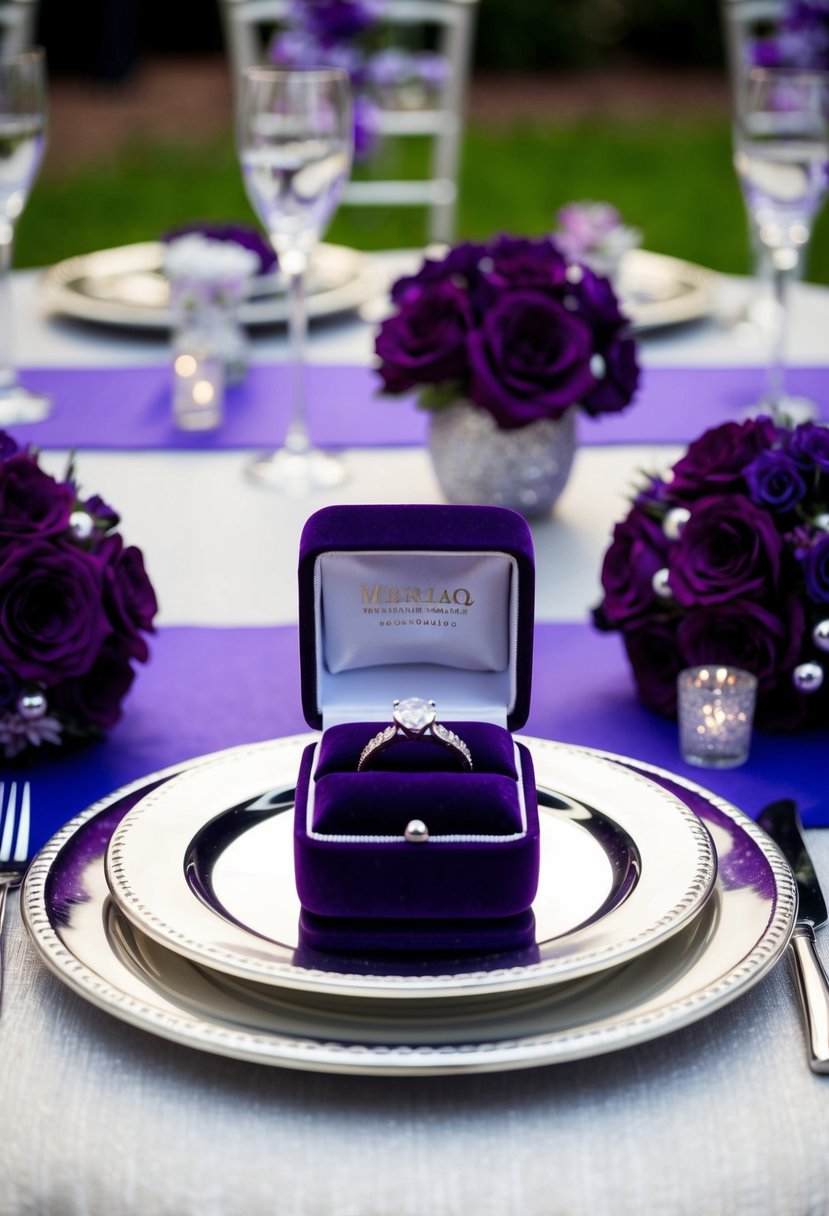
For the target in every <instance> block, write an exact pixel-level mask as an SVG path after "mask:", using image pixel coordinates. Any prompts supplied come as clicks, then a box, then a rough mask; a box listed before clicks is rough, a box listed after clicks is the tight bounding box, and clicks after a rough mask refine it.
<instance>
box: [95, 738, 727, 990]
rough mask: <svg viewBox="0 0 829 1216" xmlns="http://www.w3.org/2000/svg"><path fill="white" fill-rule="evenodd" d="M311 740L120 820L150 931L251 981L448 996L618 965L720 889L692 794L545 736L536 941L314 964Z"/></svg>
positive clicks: (268, 751)
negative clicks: (506, 950)
mask: <svg viewBox="0 0 829 1216" xmlns="http://www.w3.org/2000/svg"><path fill="white" fill-rule="evenodd" d="M311 737H313V736H311ZM308 738H309V737H299V738H298V739H293V740H291V739H288V740H276V741H274V742H271V743H264V744H257V745H255V746H251V747H249V748H242V749H240V750H238V751H236V752H232V753H225V754H223V755H220V756H218V757H217V758H216V759H215V760H213V761H207V762H206V763H204V764H202V765H199V766H198V767H196V768H193V769H190V770H189V771H188V772H186V773H182V774H181V775H180V776H178V777H176V778H174V779H173V780H171V781H169V782H165V783H164V784H163V785H161V786H158V787H157V788H156V789H154V790H152V791H151V792H150V793H148V794H147V795H146V797H145V798H143V799H142V800H141V801H140V802H139V803H138V805H137V806H136V807H135V808H134V809H133V810H132V811H130V813H129V815H127V816H126V817H125V818H124V820H123V822H122V823H121V824H120V825H119V827H118V828H117V829H116V831H115V833H114V834H113V837H112V840H111V842H110V845H109V848H108V850H107V856H106V873H107V879H108V882H109V886H110V889H111V891H112V895H113V898H114V900H115V902H116V903H117V904H118V905H119V907H120V908H121V910H122V911H123V912H124V914H125V915H126V917H127V918H128V919H129V920H130V921H132V923H133V924H134V925H136V926H137V927H138V928H139V929H140V930H141V931H142V933H144V934H145V935H146V936H148V937H151V938H153V939H155V940H156V941H158V942H159V943H161V944H162V945H164V946H166V947H168V948H169V949H171V950H173V951H175V952H176V953H178V954H181V955H183V956H184V957H185V958H188V959H190V960H191V961H192V962H196V963H199V964H201V965H203V966H207V967H210V968H212V969H215V970H219V971H225V972H227V973H228V974H230V975H235V976H237V977H238V978H242V979H249V980H256V981H260V982H262V981H265V982H268V983H271V984H275V985H279V986H281V987H289V988H296V989H303V990H306V991H318V992H319V991H321V992H325V993H328V994H331V993H337V994H338V995H344V996H345V995H355V996H369V995H370V996H383V997H387V998H392V997H398V998H409V999H413V998H417V997H420V998H432V999H435V998H440V999H447V998H452V997H458V996H462V995H463V996H467V995H470V994H480V993H486V992H498V991H504V990H507V989H509V990H512V991H519V990H523V989H526V988H532V987H540V986H542V985H549V984H553V983H562V982H566V981H568V980H572V979H575V978H577V977H580V976H584V975H588V974H590V973H591V972H594V971H599V970H602V969H603V968H605V967H611V966H614V965H617V964H619V963H621V962H624V961H626V960H628V959H631V958H633V957H635V956H636V955H637V954H641V953H643V952H644V951H646V950H649V949H651V948H652V947H653V946H654V945H656V944H657V943H658V942H660V941H664V940H665V939H667V938H668V937H670V936H671V935H672V934H674V933H676V932H678V931H679V930H680V929H681V928H682V927H683V926H684V925H686V924H687V923H688V922H689V921H690V920H692V919H693V918H694V917H695V916H696V915H697V913H698V912H699V910H700V908H701V907H702V905H703V903H704V902H705V900H706V899H707V898H708V896H709V895H710V893H711V890H712V888H713V885H714V879H715V876H716V858H715V855H714V849H713V846H712V844H711V839H710V836H709V834H708V832H707V831H706V830H705V828H704V827H703V826H702V825H701V823H700V820H699V819H698V818H697V816H696V815H694V814H693V812H691V811H690V810H689V809H688V807H687V806H686V805H685V803H684V802H682V801H681V800H680V799H679V798H677V797H675V796H674V795H672V794H670V793H669V792H668V791H667V790H665V789H663V788H662V787H661V786H659V785H656V784H654V783H653V782H651V781H649V780H648V779H647V778H645V777H643V776H642V775H641V774H639V773H634V772H630V771H628V770H625V769H620V768H619V767H618V765H615V764H613V763H612V762H611V761H608V760H603V759H601V758H600V757H598V756H596V755H593V754H591V753H589V752H584V751H583V750H580V749H577V748H571V747H567V746H565V745H563V744H556V743H549V744H547V748H546V751H545V756H546V757H548V759H549V768H550V771H551V772H552V773H553V774H554V777H552V778H548V780H547V782H546V783H543V784H545V785H546V788H545V789H544V790H543V791H542V794H541V797H540V800H539V801H540V806H539V811H540V814H539V818H540V823H541V866H540V871H541V878H540V883H539V891H538V895H537V897H536V899H535V901H534V903H533V913H534V916H535V922H536V932H535V936H536V945H535V946H534V947H533V949H532V952H531V953H530V952H528V951H523V952H521V953H520V957H515V958H513V957H512V956H510V955H509V954H506V955H502V954H499V955H496V956H492V958H491V959H490V961H489V963H488V964H487V965H483V964H482V961H481V958H480V957H477V958H475V957H472V958H471V959H470V960H469V961H467V962H466V964H465V965H464V962H463V960H461V961H460V962H456V963H455V964H454V966H452V967H451V968H447V965H446V962H445V960H443V959H441V960H439V961H438V963H437V964H436V963H435V961H434V960H432V961H431V963H429V962H428V961H427V962H426V963H424V964H421V965H417V966H415V965H413V964H411V963H409V964H408V965H407V966H405V967H401V966H400V965H399V964H397V963H389V962H388V961H387V960H386V961H384V962H383V963H382V965H381V963H379V962H375V963H374V965H373V966H372V965H371V963H370V962H363V965H362V966H361V968H360V970H359V971H357V970H355V969H354V968H353V965H350V960H349V959H348V957H346V958H345V959H343V958H342V957H339V956H332V957H328V956H326V957H325V958H323V959H322V960H320V958H319V957H318V953H317V952H315V951H309V950H307V949H305V948H304V944H303V938H302V934H301V931H299V930H298V921H299V913H300V906H299V902H298V899H297V895H296V887H295V881H294V855H293V810H294V803H293V794H294V789H293V782H294V780H295V776H296V772H297V770H298V768H299V760H300V755H301V752H302V747H303V744H304V743H307V742H308ZM390 839H391V838H390ZM411 847H415V846H411ZM417 847H420V846H417ZM425 847H426V848H427V849H428V848H431V847H439V841H438V840H436V839H435V838H432V840H431V841H430V842H429V843H427V844H426V846H425Z"/></svg>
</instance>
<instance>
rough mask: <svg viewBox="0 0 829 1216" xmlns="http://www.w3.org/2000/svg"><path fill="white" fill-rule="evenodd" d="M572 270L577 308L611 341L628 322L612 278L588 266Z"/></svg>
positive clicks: (572, 286) (573, 293) (603, 336)
mask: <svg viewBox="0 0 829 1216" xmlns="http://www.w3.org/2000/svg"><path fill="white" fill-rule="evenodd" d="M571 273H572V274H573V275H574V280H573V281H572V282H571V284H570V296H571V299H572V302H573V305H574V308H575V311H577V312H578V314H579V316H580V317H584V319H585V321H587V323H588V325H589V326H590V328H591V329H592V330H593V331H594V333H596V334H597V336H598V337H599V339H600V340H606V341H609V340H610V338H611V337H612V336H613V335H614V334H616V333H618V331H619V330H620V329H623V328H625V327H627V325H628V319H627V317H625V315H624V314H623V313H622V311H621V309H620V308H619V299H618V297H617V295H616V292H615V291H614V290H613V287H612V285H611V283H610V281H609V279H606V278H604V277H603V276H602V275H599V274H596V273H595V272H594V271H592V270H589V269H588V267H587V266H578V267H574V268H572V271H571Z"/></svg>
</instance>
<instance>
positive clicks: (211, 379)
mask: <svg viewBox="0 0 829 1216" xmlns="http://www.w3.org/2000/svg"><path fill="white" fill-rule="evenodd" d="M224 387H225V386H224V365H223V363H222V360H221V359H220V358H218V357H217V356H215V355H204V354H202V353H200V352H193V353H192V354H191V353H188V352H187V351H182V350H179V351H177V352H176V354H175V356H174V358H173V417H174V418H175V421H176V425H177V426H179V427H181V429H182V430H185V431H208V430H212V429H213V428H215V427H217V426H220V425H221V422H222V417H223V414H224Z"/></svg>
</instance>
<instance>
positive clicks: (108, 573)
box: [99, 533, 158, 663]
mask: <svg viewBox="0 0 829 1216" xmlns="http://www.w3.org/2000/svg"><path fill="white" fill-rule="evenodd" d="M99 557H100V558H101V559H102V560H103V561H104V563H105V565H104V602H105V604H106V610H107V614H108V616H109V619H110V621H111V623H112V626H113V628H114V630H115V633H116V634H117V635H118V638H119V639H120V641H121V644H122V645H123V646H124V648H125V649H126V652H127V653H128V654H129V655H131V656H132V658H134V659H138V661H139V662H141V663H144V662H146V660H147V659H148V657H149V653H150V652H149V647H148V646H147V643H146V640H145V639H144V638H143V637H142V636H141V635H142V632H145V633H152V632H153V618H154V617H155V614H156V613H157V612H158V601H157V599H156V596H155V591H154V590H153V586H152V583H151V582H150V580H149V578H148V577H147V572H146V570H145V569H144V558H143V556H142V554H141V550H140V549H137V548H136V547H135V546H134V545H129V546H127V547H126V548H125V547H124V542H123V541H122V539H121V537H120V536H119V535H117V533H116V534H114V535H112V536H108V537H107V538H106V540H105V541H104V542H103V544H102V546H101V549H100V550H99Z"/></svg>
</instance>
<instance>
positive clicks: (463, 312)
mask: <svg viewBox="0 0 829 1216" xmlns="http://www.w3.org/2000/svg"><path fill="white" fill-rule="evenodd" d="M468 330H469V304H468V301H467V298H466V295H465V293H464V292H463V291H461V290H460V288H458V287H456V286H455V285H454V284H453V283H451V282H439V283H434V284H432V285H431V286H430V287H427V288H414V287H413V288H410V289H409V293H408V295H407V297H406V307H405V308H404V309H402V310H401V311H400V312H398V313H397V314H396V315H395V316H393V317H389V318H388V320H386V321H384V322H383V324H382V325H381V327H380V332H379V333H378V335H377V339H376V342H375V350H376V352H377V355H378V356H379V358H380V359H381V361H382V362H381V366H380V369H379V370H380V376H381V378H382V380H383V387H384V388H385V390H386V392H389V393H403V392H406V391H407V390H409V389H411V388H415V387H416V386H417V385H419V384H441V383H445V382H451V381H453V380H461V379H463V378H464V377H465V376H466V374H467V371H468V362H467V353H466V342H467V333H468Z"/></svg>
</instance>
